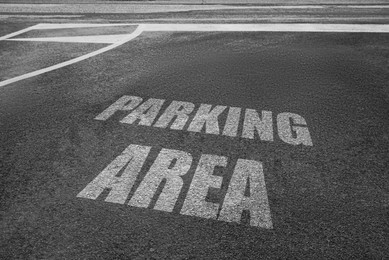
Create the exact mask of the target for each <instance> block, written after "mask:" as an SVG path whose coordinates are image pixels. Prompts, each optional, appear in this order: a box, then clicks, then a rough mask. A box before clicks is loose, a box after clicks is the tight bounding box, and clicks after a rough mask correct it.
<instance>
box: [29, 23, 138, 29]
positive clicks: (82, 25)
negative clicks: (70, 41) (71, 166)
mask: <svg viewBox="0 0 389 260" xmlns="http://www.w3.org/2000/svg"><path fill="white" fill-rule="evenodd" d="M129 25H133V26H138V24H127V23H105V24H104V23H40V24H37V25H35V26H36V28H35V29H37V30H53V29H76V28H94V27H114V26H129Z"/></svg>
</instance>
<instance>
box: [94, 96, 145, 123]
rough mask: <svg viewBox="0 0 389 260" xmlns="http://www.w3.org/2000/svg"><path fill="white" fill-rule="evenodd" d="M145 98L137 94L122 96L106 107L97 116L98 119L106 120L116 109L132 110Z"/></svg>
mask: <svg viewBox="0 0 389 260" xmlns="http://www.w3.org/2000/svg"><path fill="white" fill-rule="evenodd" d="M142 101H143V98H141V97H136V96H122V97H121V98H119V99H118V100H117V101H116V102H115V103H113V104H112V105H110V106H109V107H108V108H107V109H105V110H104V111H103V112H101V114H99V115H98V116H96V117H95V119H96V120H102V121H105V120H107V119H108V118H110V117H111V116H112V115H113V114H115V112H116V111H119V110H121V111H131V110H133V109H134V108H136V107H137V106H138V105H139V104H140V103H141V102H142Z"/></svg>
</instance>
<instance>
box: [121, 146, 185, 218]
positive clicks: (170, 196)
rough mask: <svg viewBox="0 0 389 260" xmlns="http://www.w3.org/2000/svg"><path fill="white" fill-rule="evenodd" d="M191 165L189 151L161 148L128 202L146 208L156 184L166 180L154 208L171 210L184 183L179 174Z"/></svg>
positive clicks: (183, 172) (156, 186) (153, 193)
mask: <svg viewBox="0 0 389 260" xmlns="http://www.w3.org/2000/svg"><path fill="white" fill-rule="evenodd" d="M172 163H174V166H173V167H171V164H172ZM191 165H192V156H191V155H190V154H189V153H186V152H184V151H178V150H170V149H162V150H161V152H160V153H159V155H158V157H157V159H155V161H154V163H153V165H152V166H151V168H150V170H149V171H148V172H147V174H146V176H145V177H144V179H143V180H142V182H141V184H140V185H139V187H138V188H137V190H136V192H135V194H134V195H133V196H132V198H131V200H130V202H129V203H128V204H129V205H130V206H135V207H141V208H147V207H148V206H149V205H150V202H151V199H152V198H153V196H154V195H155V193H156V191H157V189H158V186H159V185H160V184H161V182H162V181H163V180H166V183H165V185H164V187H163V190H162V193H161V194H160V195H159V197H158V200H157V202H156V204H155V207H154V209H157V210H162V211H166V212H172V211H173V208H174V205H175V204H176V201H177V198H178V195H179V194H180V192H181V189H182V185H183V183H184V182H183V180H182V178H181V176H183V175H185V174H186V173H187V172H188V171H189V169H190V166H191Z"/></svg>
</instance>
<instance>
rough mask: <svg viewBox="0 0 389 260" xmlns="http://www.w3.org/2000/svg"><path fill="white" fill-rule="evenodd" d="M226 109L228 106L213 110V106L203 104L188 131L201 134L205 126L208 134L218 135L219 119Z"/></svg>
mask: <svg viewBox="0 0 389 260" xmlns="http://www.w3.org/2000/svg"><path fill="white" fill-rule="evenodd" d="M226 108H227V106H215V107H214V108H212V105H209V104H201V105H200V107H199V109H198V110H197V113H196V115H195V117H194V118H193V120H192V122H191V123H190V125H189V127H188V131H191V132H201V130H202V129H203V128H204V126H205V132H206V133H207V134H214V135H218V134H219V133H220V131H219V120H218V117H219V115H220V114H221V113H223V111H224V110H225V109H226Z"/></svg>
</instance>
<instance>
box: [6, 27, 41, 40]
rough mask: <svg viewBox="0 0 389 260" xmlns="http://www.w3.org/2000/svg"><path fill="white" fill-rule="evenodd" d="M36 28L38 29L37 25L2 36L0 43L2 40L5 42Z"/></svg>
mask: <svg viewBox="0 0 389 260" xmlns="http://www.w3.org/2000/svg"><path fill="white" fill-rule="evenodd" d="M36 28H38V25H34V26H31V27H28V28H26V29H23V30H20V31H17V32H14V33H10V34H7V35H4V36H2V37H0V41H4V40H7V39H9V38H12V37H15V36H17V35H19V34H22V33H26V32H28V31H31V30H35V29H36Z"/></svg>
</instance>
